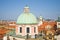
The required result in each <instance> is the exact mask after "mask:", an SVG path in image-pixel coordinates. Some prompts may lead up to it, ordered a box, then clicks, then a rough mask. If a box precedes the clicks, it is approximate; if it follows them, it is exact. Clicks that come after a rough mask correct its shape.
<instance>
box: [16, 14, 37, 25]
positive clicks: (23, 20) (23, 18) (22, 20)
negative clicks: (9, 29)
mask: <svg viewBox="0 0 60 40" xmlns="http://www.w3.org/2000/svg"><path fill="white" fill-rule="evenodd" d="M17 24H37V18H36V17H35V16H34V15H33V14H32V13H22V14H21V15H20V16H19V17H18V19H17Z"/></svg>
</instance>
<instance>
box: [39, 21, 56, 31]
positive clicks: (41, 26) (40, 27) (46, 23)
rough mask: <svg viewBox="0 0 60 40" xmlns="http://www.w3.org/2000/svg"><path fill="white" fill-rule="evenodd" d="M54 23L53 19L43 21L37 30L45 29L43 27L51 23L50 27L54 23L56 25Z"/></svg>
mask: <svg viewBox="0 0 60 40" xmlns="http://www.w3.org/2000/svg"><path fill="white" fill-rule="evenodd" d="M56 24H57V23H56V22H55V21H50V22H48V21H44V22H43V24H42V25H40V26H39V27H38V31H41V30H45V27H46V26H47V25H51V27H54V25H56Z"/></svg>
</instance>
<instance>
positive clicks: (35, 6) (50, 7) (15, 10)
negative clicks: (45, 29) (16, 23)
mask: <svg viewBox="0 0 60 40" xmlns="http://www.w3.org/2000/svg"><path fill="white" fill-rule="evenodd" d="M25 5H28V6H29V7H30V11H31V12H32V13H33V14H34V15H35V16H36V17H39V16H43V18H45V19H48V18H51V19H57V17H58V16H60V0H0V20H2V19H4V20H17V18H18V16H19V15H20V14H21V13H22V12H23V8H24V7H25Z"/></svg>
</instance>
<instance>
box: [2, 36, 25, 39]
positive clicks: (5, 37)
mask: <svg viewBox="0 0 60 40" xmlns="http://www.w3.org/2000/svg"><path fill="white" fill-rule="evenodd" d="M13 38H15V39H16V40H25V39H23V38H17V37H12V36H9V39H10V40H13ZM3 40H7V36H4V37H3Z"/></svg>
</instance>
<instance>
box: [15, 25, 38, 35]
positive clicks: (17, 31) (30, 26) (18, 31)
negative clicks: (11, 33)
mask: <svg viewBox="0 0 60 40" xmlns="http://www.w3.org/2000/svg"><path fill="white" fill-rule="evenodd" d="M20 27H22V33H20ZM27 27H29V28H30V33H28V34H29V35H35V34H38V27H37V25H18V26H17V27H16V35H22V36H25V35H27V31H26V29H27ZM34 27H36V33H34Z"/></svg>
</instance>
